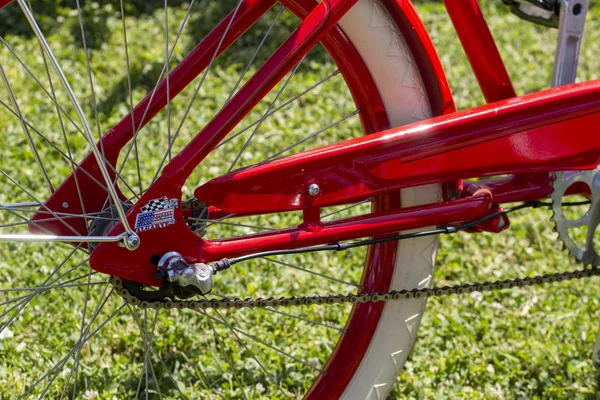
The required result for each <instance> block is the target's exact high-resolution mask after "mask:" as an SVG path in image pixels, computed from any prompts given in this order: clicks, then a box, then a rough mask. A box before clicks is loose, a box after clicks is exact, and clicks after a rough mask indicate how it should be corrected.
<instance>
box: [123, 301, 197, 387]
mask: <svg viewBox="0 0 600 400" xmlns="http://www.w3.org/2000/svg"><path fill="white" fill-rule="evenodd" d="M127 308H128V309H129V312H130V314H131V316H132V317H133V320H134V321H135V323H136V325H137V327H138V329H139V330H140V332H142V325H141V322H140V320H139V317H138V315H137V313H136V312H135V311H134V310H133V308H132V307H131V305H129V304H127ZM156 311H157V314H158V310H156ZM157 314H156V315H157ZM150 351H151V352H152V354H153V355H154V356H155V357H156V358H157V359H158V361H159V362H160V364H161V365H162V367H163V369H164V370H165V371H166V372H167V375H168V376H169V379H170V380H171V382H172V383H173V385H174V386H175V389H177V392H179V395H180V396H182V398H184V399H187V396H186V395H184V394H183V392H182V391H181V389H180V388H179V384H178V383H177V381H176V380H175V378H174V377H173V375H172V374H171V371H169V369H168V368H167V366H166V364H165V362H164V360H163V359H162V357H161V356H160V354H158V352H157V350H156V348H155V346H154V345H153V344H152V343H150ZM155 379H156V377H155ZM138 386H139V384H138Z"/></svg>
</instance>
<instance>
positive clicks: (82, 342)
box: [19, 292, 125, 400]
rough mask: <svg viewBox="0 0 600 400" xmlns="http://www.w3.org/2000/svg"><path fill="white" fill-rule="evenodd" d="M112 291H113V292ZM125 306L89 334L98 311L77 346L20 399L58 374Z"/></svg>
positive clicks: (21, 397)
mask: <svg viewBox="0 0 600 400" xmlns="http://www.w3.org/2000/svg"><path fill="white" fill-rule="evenodd" d="M111 293H112V292H111ZM111 293H109V295H108V296H107V297H106V299H105V300H104V302H103V303H102V306H101V307H100V308H99V309H98V313H99V312H100V310H101V309H102V308H103V307H104V305H105V304H106V301H107V300H108V298H109V297H110V294H111ZM124 307H125V304H122V305H121V306H120V307H119V308H118V309H117V310H115V311H114V312H113V313H112V314H111V315H110V316H109V317H108V318H106V319H105V320H104V321H103V322H102V323H101V324H100V326H98V328H96V329H95V330H94V331H93V332H92V333H90V334H88V332H89V330H90V329H91V326H92V324H93V323H94V321H95V320H96V318H97V316H98V314H97V313H96V314H95V315H94V316H93V317H92V319H91V320H90V323H89V324H88V326H87V327H86V330H85V334H86V336H85V337H82V338H80V339H79V340H78V342H77V343H76V344H75V346H74V347H73V349H72V350H71V351H70V352H69V353H68V354H67V355H66V356H64V357H63V358H62V359H61V360H59V361H58V362H57V363H56V364H55V365H54V366H53V367H52V368H51V369H50V370H49V371H48V372H46V373H45V374H44V375H43V376H42V377H41V378H39V379H38V380H37V381H35V383H33V385H31V386H30V387H29V389H27V390H26V391H25V392H24V393H23V394H22V395H21V396H20V397H19V400H20V399H23V398H24V397H25V396H27V395H28V394H29V393H31V391H32V390H33V389H35V388H36V387H37V386H38V385H39V384H40V383H41V382H42V381H43V380H44V379H46V377H48V376H49V375H50V374H52V373H55V374H58V373H59V372H60V371H61V370H62V368H63V367H64V366H65V364H66V363H67V361H68V360H69V359H70V358H71V356H72V355H73V354H74V353H75V352H76V351H77V350H78V349H79V348H80V347H83V345H85V344H86V343H87V342H88V341H89V340H90V339H91V338H93V337H94V336H95V335H96V334H97V333H98V332H99V331H100V330H101V329H102V328H104V326H105V325H106V324H107V323H109V322H110V321H112V319H113V318H114V317H115V316H116V315H117V314H118V313H119V312H120V311H121V310H122V309H123V308H124Z"/></svg>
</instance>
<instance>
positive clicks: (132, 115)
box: [119, 0, 143, 196]
mask: <svg viewBox="0 0 600 400" xmlns="http://www.w3.org/2000/svg"><path fill="white" fill-rule="evenodd" d="M119 4H120V6H121V23H122V26H123V47H124V48H125V62H126V64H127V91H128V93H129V115H131V128H132V129H133V131H134V132H135V131H136V127H135V115H134V113H133V110H134V107H133V89H132V86H131V62H130V60H129V44H128V40H127V26H126V24H125V6H124V5H123V0H119ZM133 146H134V154H135V163H136V168H137V178H138V183H139V189H140V191H139V193H138V196H141V194H142V191H143V186H142V173H141V171H140V157H139V151H138V144H137V137H134V138H133Z"/></svg>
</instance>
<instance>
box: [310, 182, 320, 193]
mask: <svg viewBox="0 0 600 400" xmlns="http://www.w3.org/2000/svg"><path fill="white" fill-rule="evenodd" d="M320 191H321V188H320V187H319V185H317V184H316V183H312V184H311V185H310V186H309V187H308V194H310V195H311V196H316V195H318V194H319V192H320Z"/></svg>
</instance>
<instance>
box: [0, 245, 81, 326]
mask: <svg viewBox="0 0 600 400" xmlns="http://www.w3.org/2000/svg"><path fill="white" fill-rule="evenodd" d="M75 251H77V248H75V249H73V251H72V252H71V254H69V255H68V256H67V257H66V258H65V259H64V260H63V262H61V263H60V264H59V265H58V266H57V267H56V268H55V269H54V271H52V273H51V274H50V275H49V276H48V278H46V280H45V281H44V282H43V283H42V286H51V285H52V284H53V283H55V282H56V281H58V280H59V279H61V278H62V277H63V276H65V275H67V274H69V273H70V272H71V271H74V270H75V269H77V268H79V267H81V265H83V264H84V263H86V262H87V259H86V260H84V262H81V263H79V264H77V265H76V266H75V267H73V268H71V269H69V270H68V271H67V272H65V273H63V274H62V275H60V276H59V277H58V278H55V279H54V280H52V281H51V279H52V277H53V276H54V274H56V273H57V272H58V270H59V269H60V268H62V266H63V265H64V264H65V263H66V262H67V261H68V260H69V259H70V258H71V256H72V255H73V254H74V253H75ZM47 290H51V289H44V290H36V291H34V292H33V293H30V294H28V295H25V296H21V297H19V298H18V299H17V300H16V301H20V300H22V301H21V302H20V303H19V304H17V305H16V306H14V307H11V308H10V309H8V310H5V311H4V312H3V313H2V315H0V321H1V320H2V318H4V317H5V316H6V315H7V314H8V313H10V312H11V311H12V310H14V309H15V308H17V307H19V309H18V310H17V311H16V312H15V313H14V314H13V315H12V316H11V317H10V318H9V320H8V321H7V322H6V323H5V324H4V325H2V326H1V327H0V333H1V332H2V331H4V330H5V329H6V328H7V327H8V326H10V324H11V323H12V322H13V321H14V320H15V318H17V316H18V315H19V314H20V313H21V311H23V309H24V308H25V307H26V306H27V304H29V302H30V301H31V300H32V299H33V298H34V297H35V296H36V295H37V294H39V293H44V292H46V291H47ZM13 300H14V299H13ZM13 300H11V301H8V302H4V303H2V304H0V306H2V305H4V304H10V303H14V302H15V301H13Z"/></svg>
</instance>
